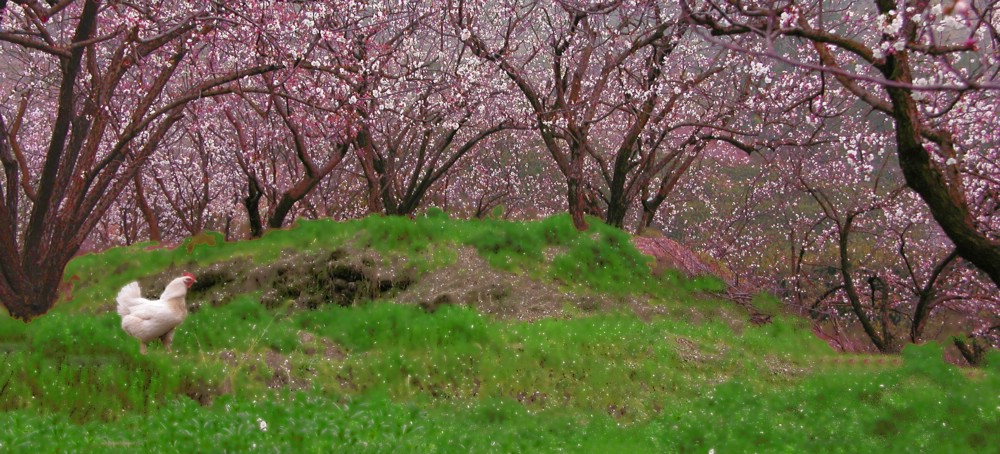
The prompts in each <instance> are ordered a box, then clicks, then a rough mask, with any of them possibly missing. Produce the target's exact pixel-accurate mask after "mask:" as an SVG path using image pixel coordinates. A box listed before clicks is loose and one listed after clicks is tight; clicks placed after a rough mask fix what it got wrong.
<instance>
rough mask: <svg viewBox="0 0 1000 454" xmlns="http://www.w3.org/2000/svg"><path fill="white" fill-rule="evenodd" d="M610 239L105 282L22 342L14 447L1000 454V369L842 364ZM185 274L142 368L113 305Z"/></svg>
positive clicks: (345, 231) (352, 251) (268, 262)
mask: <svg viewBox="0 0 1000 454" xmlns="http://www.w3.org/2000/svg"><path fill="white" fill-rule="evenodd" d="M591 223H592V225H593V227H592V229H591V230H590V231H588V232H584V233H579V232H577V231H576V230H574V229H573V228H572V224H571V222H570V221H569V219H568V218H567V217H565V216H557V217H553V218H549V219H546V220H542V221H537V222H527V223H514V222H506V221H495V220H483V221H456V220H449V219H447V218H446V217H445V216H443V215H442V214H440V213H437V214H434V213H432V215H431V216H429V217H422V218H418V219H415V220H409V219H403V218H385V217H372V218H366V219H363V220H358V221H351V222H346V223H334V222H328V221H316V222H303V223H301V224H300V225H299V226H297V227H295V228H292V229H289V230H285V231H275V232H271V233H269V234H267V235H265V237H264V238H262V239H259V240H255V241H245V242H236V243H225V242H223V241H222V240H221V238H220V237H219V236H217V235H211V234H209V235H203V236H200V237H196V238H192V239H190V240H188V241H186V242H185V243H184V244H182V245H180V246H179V247H177V248H174V249H166V248H156V247H152V246H153V245H148V244H147V245H136V246H132V247H128V248H119V249H114V250H109V251H106V252H104V253H101V254H94V255H88V256H82V257H79V258H78V259H76V260H75V261H74V262H73V263H72V264H71V266H70V268H69V269H68V270H67V281H66V282H67V285H66V289H65V290H66V292H65V301H62V302H61V303H60V304H59V305H58V306H57V307H56V309H55V310H53V312H52V313H50V314H48V315H46V316H44V317H41V318H39V319H38V320H36V321H34V322H32V323H31V324H29V325H25V324H22V323H20V322H17V321H14V320H11V319H9V318H4V319H0V353H2V354H3V355H4V356H5V361H3V363H2V366H0V411H2V413H0V424H4V425H5V426H6V427H9V428H11V429H10V430H7V431H4V433H3V434H0V448H14V449H19V450H24V449H46V450H54V449H59V450H83V449H87V450H93V449H96V450H99V451H119V450H123V451H124V450H135V449H142V450H150V449H155V450H170V451H172V450H191V449H195V450H218V449H220V448H222V449H227V450H247V449H252V448H254V447H256V448H268V449H279V450H296V451H297V450H306V451H323V452H326V451H329V450H330V449H347V448H350V449H362V450H373V451H378V450H386V449H390V448H392V449H400V450H404V451H420V452H428V451H455V450H463V451H474V452H481V451H496V452H511V451H537V450H555V449H570V450H574V451H579V450H585V451H598V450H606V448H618V449H623V448H628V447H633V448H636V449H641V450H643V451H661V452H662V451H670V452H678V451H687V450H695V451H701V452H707V451H708V450H709V449H716V451H719V452H722V451H735V450H740V451H745V450H759V451H768V450H803V449H809V450H810V451H816V450H819V451H859V450H879V451H884V450H885V449H887V448H888V447H896V446H902V447H906V448H907V449H908V450H909V448H912V449H915V450H918V451H924V452H932V451H935V450H941V451H952V452H954V451H966V450H971V451H979V452H991V451H996V450H997V449H998V448H1000V441H997V439H996V438H995V437H992V436H990V434H991V433H995V432H996V431H997V430H998V429H1000V426H998V424H1000V423H998V421H1000V396H997V395H996V392H995V390H996V389H1000V373H998V370H997V363H998V361H992V363H991V364H994V366H992V368H987V369H984V370H961V369H958V368H956V367H954V366H951V365H947V364H945V363H944V362H943V361H942V360H941V358H940V355H941V350H940V347H939V346H937V345H934V344H929V345H925V346H919V347H911V348H908V349H907V350H906V352H904V354H903V355H902V356H900V357H892V356H860V355H838V354H835V353H834V352H832V351H831V350H830V349H829V348H828V347H827V346H826V345H825V344H824V343H823V342H822V341H820V340H818V339H816V338H814V337H813V336H812V334H811V332H810V330H809V329H808V324H807V323H805V322H804V321H802V320H799V319H796V318H793V317H789V316H786V315H782V314H780V313H777V312H774V313H773V314H772V315H774V318H773V321H772V322H771V323H767V324H763V325H757V324H754V323H751V322H750V315H749V314H748V313H747V311H746V310H745V309H744V308H742V307H740V306H737V305H734V304H733V303H731V302H728V301H725V300H722V299H720V298H718V297H716V296H714V292H716V291H718V290H719V289H720V285H721V284H720V281H719V280H718V279H714V278H711V277H701V278H697V279H693V280H692V279H686V278H684V277H682V275H681V274H680V273H674V272H670V271H666V272H663V273H660V274H655V275H654V274H652V273H650V269H649V266H648V259H647V258H646V257H645V256H643V255H642V254H640V253H639V252H638V251H636V249H635V248H634V247H633V246H632V245H631V243H630V241H629V238H628V236H627V235H625V234H624V233H622V232H620V231H617V230H615V229H612V228H609V227H606V226H603V225H601V224H600V223H599V222H596V220H592V222H591ZM181 271H190V272H193V273H195V274H196V275H198V277H199V284H198V285H197V286H196V287H194V288H192V291H191V293H190V295H189V297H188V303H189V306H190V308H191V310H192V313H191V315H190V317H189V318H188V320H187V321H185V323H184V324H183V325H181V327H180V328H179V330H178V333H177V335H176V339H175V352H174V353H172V354H168V353H166V352H164V351H163V350H162V348H161V347H160V346H159V345H156V344H154V346H153V348H152V349H151V350H152V351H151V352H150V354H149V355H148V356H141V355H139V354H138V346H137V344H136V343H135V342H134V340H132V339H130V338H128V337H127V336H126V335H125V334H124V333H123V332H122V331H121V330H120V328H119V327H118V323H119V319H118V317H117V315H116V314H115V313H114V312H113V310H112V300H113V296H114V294H115V293H116V292H117V290H118V288H120V287H121V286H122V285H124V284H126V283H127V282H129V281H131V280H135V279H138V280H139V281H140V283H141V284H142V285H143V288H144V289H147V291H149V292H153V293H155V292H158V291H159V289H160V288H162V285H164V283H165V282H166V281H167V280H169V278H171V277H173V276H175V275H177V274H179V273H180V272H181ZM761 298H762V299H761V300H760V303H761V304H760V306H771V307H773V304H772V305H768V304H767V301H766V298H764V297H761ZM993 359H995V358H993ZM896 449H898V448H896Z"/></svg>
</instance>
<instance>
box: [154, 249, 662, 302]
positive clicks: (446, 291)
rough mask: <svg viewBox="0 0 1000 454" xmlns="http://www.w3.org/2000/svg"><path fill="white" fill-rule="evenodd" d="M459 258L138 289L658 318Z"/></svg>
mask: <svg viewBox="0 0 1000 454" xmlns="http://www.w3.org/2000/svg"><path fill="white" fill-rule="evenodd" d="M456 255H457V257H456V259H455V260H454V261H453V262H452V263H450V264H448V265H445V266H442V267H439V268H436V269H433V270H431V271H427V272H420V271H418V270H417V269H416V268H415V267H414V266H412V265H411V264H410V263H408V262H407V260H406V259H405V258H404V257H399V256H383V255H381V254H379V253H378V252H376V251H374V250H371V249H360V248H355V247H350V246H347V247H342V248H338V249H336V250H333V251H324V252H292V251H288V252H285V253H283V255H282V256H281V257H280V258H279V259H278V260H276V261H274V262H272V263H269V264H267V265H258V264H255V263H253V261H252V260H251V259H249V258H238V259H234V260H230V261H226V262H219V263H215V264H212V265H209V266H205V267H200V268H199V267H190V266H188V267H185V268H184V269H183V270H182V269H180V268H172V269H168V270H166V271H164V272H163V273H160V274H159V275H156V276H151V277H149V278H147V279H143V280H141V282H140V284H141V285H142V287H143V288H149V289H154V290H158V289H162V288H163V287H164V286H165V285H166V284H167V283H168V282H169V281H170V280H171V279H173V278H174V277H176V276H177V275H179V274H180V273H181V272H182V271H188V272H191V273H194V274H195V275H196V276H197V277H198V282H196V283H195V284H194V286H192V287H191V289H190V290H189V293H188V298H187V300H188V303H189V305H191V309H192V310H193V311H196V310H197V309H198V307H200V306H201V305H202V304H212V305H222V304H226V303H227V302H228V301H230V300H231V299H232V298H234V297H236V296H238V295H242V294H246V293H252V292H261V303H263V304H264V305H266V306H268V307H277V306H280V305H284V304H287V303H291V304H292V306H293V307H297V308H301V309H315V308H317V307H320V306H322V305H325V304H338V305H341V306H349V305H353V304H355V303H358V302H363V301H369V300H373V299H386V300H392V301H396V302H399V303H403V304H413V305H417V306H420V307H422V308H424V309H425V310H427V311H434V310H436V309H437V308H439V307H441V306H442V305H447V304H455V305H465V306H469V307H474V308H476V309H477V310H479V311H481V312H483V313H486V314H490V315H492V316H494V317H497V318H500V319H511V320H521V321H534V320H539V319H542V318H549V317H557V318H558V317H563V316H567V315H568V313H570V312H573V313H580V312H594V311H608V310H612V309H614V308H620V307H628V308H631V309H632V310H633V311H635V312H636V313H637V314H639V315H640V316H643V317H648V316H651V315H653V313H655V312H656V311H658V309H657V308H656V307H653V306H651V305H649V304H647V301H646V300H645V299H644V298H642V297H639V296H635V297H614V296H609V295H604V294H599V293H585V292H580V291H571V290H567V289H566V288H565V286H563V285H560V284H559V283H557V282H552V281H543V280H539V279H533V278H532V277H530V276H528V275H526V274H524V273H513V272H508V271H503V270H498V269H495V268H493V267H491V266H490V265H489V264H488V263H487V262H486V260H484V259H483V258H482V257H481V256H480V255H479V253H478V252H477V251H476V250H475V249H474V248H471V247H461V248H459V249H457V250H456Z"/></svg>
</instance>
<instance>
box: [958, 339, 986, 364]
mask: <svg viewBox="0 0 1000 454" xmlns="http://www.w3.org/2000/svg"><path fill="white" fill-rule="evenodd" d="M953 341H954V343H955V346H956V347H958V351H959V352H960V353H961V354H962V357H964V358H965V360H966V361H968V362H969V365H971V366H979V365H982V364H983V359H985V358H986V348H985V347H983V346H982V345H980V344H979V342H978V341H976V339H975V338H974V337H970V338H968V339H965V338H962V337H954V338H953Z"/></svg>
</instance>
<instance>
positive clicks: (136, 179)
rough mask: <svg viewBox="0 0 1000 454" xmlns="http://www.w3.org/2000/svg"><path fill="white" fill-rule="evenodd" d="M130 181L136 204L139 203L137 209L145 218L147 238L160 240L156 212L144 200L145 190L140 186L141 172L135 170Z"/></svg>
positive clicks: (160, 235)
mask: <svg viewBox="0 0 1000 454" xmlns="http://www.w3.org/2000/svg"><path fill="white" fill-rule="evenodd" d="M132 182H133V183H134V184H135V200H136V204H138V205H139V211H141V212H142V217H143V219H145V220H146V226H147V227H148V228H149V239H150V240H151V241H156V242H160V241H161V239H162V234H161V232H160V221H159V220H158V219H157V218H156V212H155V211H153V208H152V207H150V206H149V202H148V201H146V191H145V190H144V189H143V186H142V172H136V173H135V176H133V177H132Z"/></svg>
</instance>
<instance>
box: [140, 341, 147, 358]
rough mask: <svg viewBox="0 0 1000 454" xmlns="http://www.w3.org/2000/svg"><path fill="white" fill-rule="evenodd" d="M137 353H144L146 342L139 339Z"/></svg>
mask: <svg viewBox="0 0 1000 454" xmlns="http://www.w3.org/2000/svg"><path fill="white" fill-rule="evenodd" d="M139 353H142V354H143V355H145V354H146V343H145V342H142V341H139Z"/></svg>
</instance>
